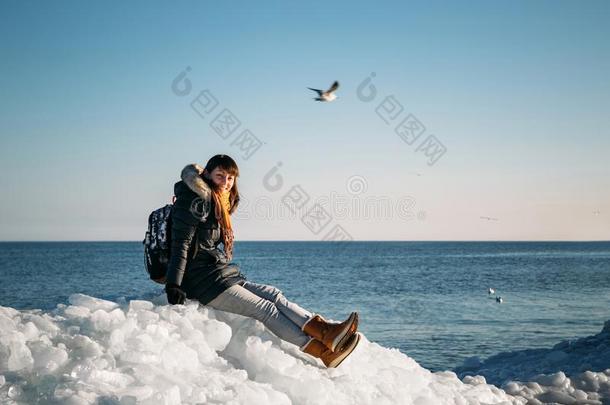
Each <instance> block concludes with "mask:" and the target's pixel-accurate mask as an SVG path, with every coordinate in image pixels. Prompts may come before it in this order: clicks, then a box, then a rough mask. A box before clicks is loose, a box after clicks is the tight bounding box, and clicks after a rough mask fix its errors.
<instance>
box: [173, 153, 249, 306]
mask: <svg viewBox="0 0 610 405" xmlns="http://www.w3.org/2000/svg"><path fill="white" fill-rule="evenodd" d="M202 171H203V169H202V168H201V167H200V166H198V165H195V164H193V165H188V166H186V167H185V168H184V170H183V171H182V176H181V177H182V181H179V182H178V183H176V184H175V185H174V195H175V196H176V201H175V202H174V206H173V208H172V230H171V240H172V245H171V255H170V259H169V264H168V269H167V283H168V284H169V283H173V284H176V285H178V286H180V288H181V289H182V290H183V291H184V292H185V293H186V296H187V297H188V298H191V299H197V300H199V301H200V302H201V303H203V304H207V303H208V302H210V301H211V300H213V299H214V298H216V297H217V296H218V295H219V294H220V293H222V292H223V291H224V290H226V289H227V288H229V287H230V286H232V285H234V284H239V283H243V281H245V277H244V276H243V275H242V274H241V273H240V271H239V267H238V266H237V265H236V264H234V263H229V262H228V260H227V257H226V255H225V253H224V251H223V250H221V249H220V248H219V247H218V245H219V244H220V243H221V241H222V238H221V236H222V235H221V229H220V226H219V225H218V221H217V220H216V217H215V215H214V199H213V198H212V194H211V190H210V188H209V186H208V185H207V184H206V183H205V182H204V181H203V179H202V178H201V177H200V173H201V172H202Z"/></svg>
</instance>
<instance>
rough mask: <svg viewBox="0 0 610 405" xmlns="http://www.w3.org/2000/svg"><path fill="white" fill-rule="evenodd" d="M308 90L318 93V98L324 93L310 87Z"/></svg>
mask: <svg viewBox="0 0 610 405" xmlns="http://www.w3.org/2000/svg"><path fill="white" fill-rule="evenodd" d="M308 89H309V90H313V91H315V92H316V93H318V96H321V95H322V93H323V91H322V90H318V89H312V88H311V87H308Z"/></svg>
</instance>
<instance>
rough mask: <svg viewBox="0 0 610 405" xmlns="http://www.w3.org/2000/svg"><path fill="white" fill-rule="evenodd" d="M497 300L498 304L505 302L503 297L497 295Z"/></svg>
mask: <svg viewBox="0 0 610 405" xmlns="http://www.w3.org/2000/svg"><path fill="white" fill-rule="evenodd" d="M496 302H497V303H498V304H501V303H503V302H504V300H503V299H502V297H496Z"/></svg>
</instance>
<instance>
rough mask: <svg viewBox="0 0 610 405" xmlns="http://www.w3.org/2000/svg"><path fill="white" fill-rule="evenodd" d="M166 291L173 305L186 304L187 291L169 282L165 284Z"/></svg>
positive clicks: (168, 299)
mask: <svg viewBox="0 0 610 405" xmlns="http://www.w3.org/2000/svg"><path fill="white" fill-rule="evenodd" d="M165 293H166V294H167V301H168V302H169V303H170V304H172V305H176V304H178V305H180V304H184V301H185V300H186V293H185V292H184V291H182V290H181V289H180V287H179V286H178V285H176V284H171V283H170V284H167V285H166V286H165Z"/></svg>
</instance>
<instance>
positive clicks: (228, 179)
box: [207, 167, 235, 192]
mask: <svg viewBox="0 0 610 405" xmlns="http://www.w3.org/2000/svg"><path fill="white" fill-rule="evenodd" d="M207 177H208V179H210V180H212V182H214V184H216V186H217V187H218V188H219V189H220V191H223V192H227V191H230V190H231V188H233V183H235V176H233V175H232V174H229V172H227V171H226V170H225V169H222V168H220V167H217V168H216V169H214V170H212V173H209V174H207Z"/></svg>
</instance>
